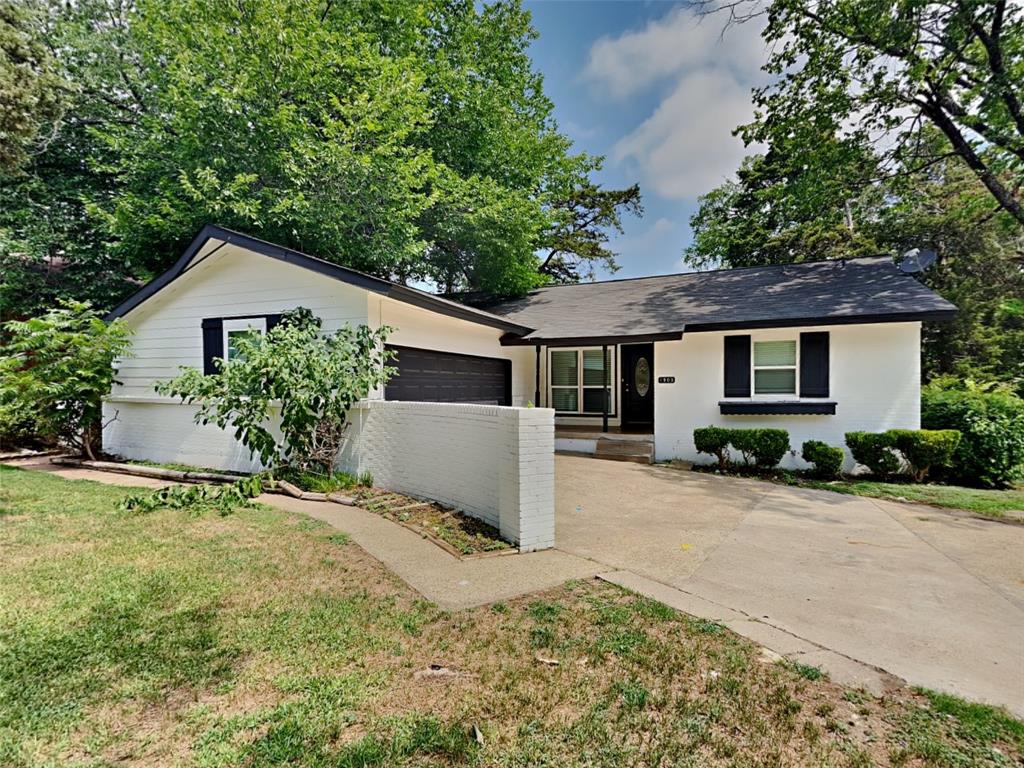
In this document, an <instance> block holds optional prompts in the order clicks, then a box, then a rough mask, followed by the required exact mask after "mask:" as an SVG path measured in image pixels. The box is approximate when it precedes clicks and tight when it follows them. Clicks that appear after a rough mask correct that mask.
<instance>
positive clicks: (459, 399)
mask: <svg viewBox="0 0 1024 768" xmlns="http://www.w3.org/2000/svg"><path fill="white" fill-rule="evenodd" d="M388 349H391V350H394V351H395V353H396V354H397V359H396V360H395V361H394V362H392V363H391V365H392V366H393V367H395V368H397V369H398V373H397V374H396V375H395V376H393V377H392V378H391V380H390V381H389V382H388V384H387V386H386V387H385V388H384V398H385V399H386V400H418V401H421V402H428V403H484V404H487V405H512V361H511V360H503V359H501V358H497V357H476V356H474V355H456V354H452V353H451V352H435V351H433V350H430V349H416V348H414V347H399V346H392V345H388Z"/></svg>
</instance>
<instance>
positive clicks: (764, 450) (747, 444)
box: [693, 427, 789, 470]
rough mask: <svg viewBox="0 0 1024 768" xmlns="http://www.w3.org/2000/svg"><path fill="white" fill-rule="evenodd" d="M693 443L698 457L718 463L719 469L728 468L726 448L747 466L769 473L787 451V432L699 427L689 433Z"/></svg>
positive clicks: (782, 430)
mask: <svg viewBox="0 0 1024 768" xmlns="http://www.w3.org/2000/svg"><path fill="white" fill-rule="evenodd" d="M693 442H694V445H695V446H696V448H697V450H698V451H699V452H700V453H708V454H711V455H712V456H714V457H715V458H716V459H718V467H719V469H723V470H724V469H725V468H726V467H728V466H729V446H732V447H733V448H734V449H736V450H737V451H739V452H740V453H742V454H743V459H744V461H745V462H746V464H747V465H748V466H752V465H756V466H758V467H760V468H761V469H771V468H772V467H774V466H776V465H777V464H778V463H779V462H780V461H782V457H783V456H785V455H786V451H788V450H789V432H787V431H786V430H784V429H728V428H726V427H701V428H698V429H695V430H693Z"/></svg>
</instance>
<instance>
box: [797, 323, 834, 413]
mask: <svg viewBox="0 0 1024 768" xmlns="http://www.w3.org/2000/svg"><path fill="white" fill-rule="evenodd" d="M800 396H801V397H828V331H814V332H810V333H801V334H800Z"/></svg>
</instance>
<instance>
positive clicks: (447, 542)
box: [352, 488, 516, 557]
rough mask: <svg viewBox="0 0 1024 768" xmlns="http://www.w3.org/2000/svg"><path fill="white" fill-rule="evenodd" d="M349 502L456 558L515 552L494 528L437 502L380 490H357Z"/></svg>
mask: <svg viewBox="0 0 1024 768" xmlns="http://www.w3.org/2000/svg"><path fill="white" fill-rule="evenodd" d="M352 498H353V501H354V502H355V504H356V506H358V507H361V508H362V509H365V510H367V511H369V512H373V513H374V514H378V515H381V516H382V517H386V518H387V519H389V520H393V521H394V522H396V523H399V524H400V525H404V526H405V527H406V528H409V529H411V530H413V531H416V532H417V533H419V534H421V535H423V536H426V537H427V538H429V539H431V540H433V541H434V542H435V543H436V544H438V545H439V546H441V547H442V548H443V549H445V550H447V551H448V552H450V553H451V554H453V555H456V556H458V557H466V556H473V555H490V554H507V553H512V552H515V551H516V550H515V548H514V547H513V546H512V545H511V544H509V543H508V542H507V541H505V540H504V539H502V538H501V536H500V534H499V533H498V530H497V529H496V528H494V527H493V526H490V525H488V524H487V523H485V522H483V521H482V520H478V519H476V518H475V517H470V516H469V515H466V514H463V513H462V512H459V511H458V510H455V509H453V508H451V507H447V506H445V505H443V504H438V503H437V502H428V501H419V500H417V499H413V498H411V497H409V496H404V495H402V494H400V493H392V492H390V491H385V490H382V489H380V488H363V489H360V490H358V491H355V492H354V493H353V494H352Z"/></svg>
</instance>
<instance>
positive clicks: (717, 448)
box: [693, 427, 733, 471]
mask: <svg viewBox="0 0 1024 768" xmlns="http://www.w3.org/2000/svg"><path fill="white" fill-rule="evenodd" d="M732 431H733V430H731V429H726V428H725V427H698V428H697V429H695V430H693V444H694V446H695V447H696V448H697V452H698V453H707V454H710V455H711V456H714V457H715V458H716V459H718V468H719V469H721V470H723V471H724V470H725V469H726V468H728V466H729V433H730V432H732Z"/></svg>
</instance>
